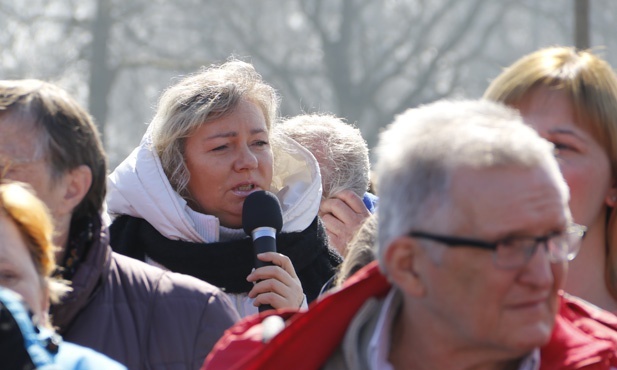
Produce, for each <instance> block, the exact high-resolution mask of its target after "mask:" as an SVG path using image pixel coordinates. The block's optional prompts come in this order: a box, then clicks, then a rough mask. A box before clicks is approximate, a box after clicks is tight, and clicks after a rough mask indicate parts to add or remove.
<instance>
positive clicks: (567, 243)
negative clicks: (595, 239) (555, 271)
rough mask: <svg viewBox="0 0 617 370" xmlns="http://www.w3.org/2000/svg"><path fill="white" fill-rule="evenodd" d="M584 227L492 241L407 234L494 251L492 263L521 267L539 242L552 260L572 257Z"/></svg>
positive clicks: (450, 244)
mask: <svg viewBox="0 0 617 370" xmlns="http://www.w3.org/2000/svg"><path fill="white" fill-rule="evenodd" d="M586 232H587V228H586V227H585V226H582V225H578V224H574V223H573V224H570V225H569V226H568V227H567V228H566V230H564V231H562V232H558V233H551V234H549V235H545V236H540V237H509V238H505V239H502V240H498V241H496V242H494V243H491V242H487V241H484V240H477V239H467V238H459V237H456V236H446V235H436V234H431V233H426V232H423V231H412V232H410V233H409V234H407V235H409V236H411V237H414V238H420V239H427V240H433V241H436V242H439V243H442V244H445V245H447V246H448V247H474V248H481V249H488V250H491V251H493V252H494V253H493V263H494V264H495V266H496V267H498V268H501V269H516V268H520V267H523V266H524V265H526V264H527V262H529V260H530V259H531V257H532V256H533V255H534V254H535V253H536V250H537V249H538V246H539V245H540V244H542V245H544V248H545V250H546V252H547V256H548V260H549V261H550V262H552V263H558V262H564V261H572V260H573V259H574V257H576V255H577V254H578V251H579V249H580V247H581V240H582V239H583V237H585V233H586Z"/></svg>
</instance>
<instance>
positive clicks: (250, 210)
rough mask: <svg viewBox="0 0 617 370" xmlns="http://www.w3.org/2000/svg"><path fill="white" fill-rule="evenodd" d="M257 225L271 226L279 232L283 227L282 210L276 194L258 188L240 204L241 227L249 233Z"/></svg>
mask: <svg viewBox="0 0 617 370" xmlns="http://www.w3.org/2000/svg"><path fill="white" fill-rule="evenodd" d="M258 227H271V228H273V229H276V232H277V233H278V232H280V231H281V229H282V228H283V211H282V210H281V203H280V202H279V200H278V198H277V197H276V195H274V194H272V193H271V192H269V191H265V190H259V191H256V192H253V193H251V194H249V196H248V197H246V199H245V200H244V205H243V206H242V228H243V229H244V232H245V233H246V234H247V235H251V233H252V232H253V230H255V229H257V228H258Z"/></svg>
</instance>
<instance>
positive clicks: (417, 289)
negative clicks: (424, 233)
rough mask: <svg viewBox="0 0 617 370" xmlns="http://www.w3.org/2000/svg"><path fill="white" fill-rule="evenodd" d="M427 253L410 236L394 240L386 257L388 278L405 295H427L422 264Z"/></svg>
mask: <svg viewBox="0 0 617 370" xmlns="http://www.w3.org/2000/svg"><path fill="white" fill-rule="evenodd" d="M425 257H426V253H425V251H424V249H423V248H422V246H420V244H418V242H417V241H416V240H415V239H413V238H411V237H408V236H399V237H398V238H396V239H394V240H393V241H392V242H391V243H390V246H389V247H388V250H387V251H386V254H385V255H384V267H385V269H386V271H387V273H386V274H387V276H388V277H389V278H390V280H391V281H392V283H393V284H395V285H396V286H397V287H398V288H399V289H401V290H402V291H403V293H405V294H407V295H409V296H414V297H421V296H423V295H424V294H425V293H426V288H425V284H424V279H425V277H424V275H423V273H422V270H423V269H422V263H423V260H425Z"/></svg>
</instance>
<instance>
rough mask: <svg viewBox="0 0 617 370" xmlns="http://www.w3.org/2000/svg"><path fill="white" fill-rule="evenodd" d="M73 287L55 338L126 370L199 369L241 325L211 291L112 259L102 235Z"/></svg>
mask: <svg viewBox="0 0 617 370" xmlns="http://www.w3.org/2000/svg"><path fill="white" fill-rule="evenodd" d="M71 286H72V288H73V291H72V292H70V293H69V294H68V296H66V297H65V298H64V299H63V301H62V302H61V303H60V304H57V305H53V306H52V308H51V319H52V323H53V324H54V326H56V327H57V328H58V332H59V333H60V334H61V335H62V336H63V337H64V339H65V340H67V341H70V342H73V343H77V344H80V345H83V346H86V347H90V348H93V349H95V350H97V351H99V352H101V353H104V354H106V355H107V356H109V357H111V358H113V359H115V360H116V361H119V362H121V363H123V364H124V365H126V366H127V367H128V368H129V369H153V370H154V369H171V370H174V369H178V370H179V369H199V367H200V366H201V364H202V363H203V361H204V359H205V357H206V356H207V355H208V353H209V352H210V350H211V349H212V347H213V346H214V344H215V343H216V341H217V340H218V339H219V338H220V337H221V336H222V334H223V332H224V331H225V330H226V329H227V328H229V327H230V326H231V325H233V323H234V322H235V321H237V320H238V319H239V317H238V314H237V312H236V311H235V308H234V307H233V304H232V303H231V301H230V300H229V298H227V296H226V295H225V294H224V293H223V292H222V291H221V290H220V289H218V288H216V287H214V286H213V285H210V284H208V283H206V282H203V281H201V280H198V279H196V278H193V277H191V276H188V275H183V274H177V273H173V272H168V271H164V270H161V269H159V268H157V267H154V266H150V265H148V264H146V263H143V262H140V261H138V260H135V259H132V258H129V257H125V256H122V255H120V254H117V253H114V252H112V250H111V248H110V247H109V237H108V233H107V229H104V230H103V231H101V237H100V238H99V240H98V242H95V243H94V245H92V247H91V249H90V251H89V252H88V255H87V256H86V259H85V260H84V261H82V262H81V265H80V266H79V268H78V269H77V271H76V272H75V275H74V277H73V281H72V284H71Z"/></svg>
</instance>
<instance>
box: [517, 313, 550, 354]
mask: <svg viewBox="0 0 617 370" xmlns="http://www.w3.org/2000/svg"><path fill="white" fill-rule="evenodd" d="M522 316H523V317H519V318H520V319H525V316H526V315H522ZM533 316H535V317H529V316H527V317H526V319H525V320H523V321H522V322H521V320H515V322H514V323H513V325H512V326H511V329H510V330H509V332H510V333H511V335H512V337H511V346H512V347H514V348H517V349H519V350H521V351H527V350H531V349H533V348H536V347H540V346H543V345H545V344H546V343H547V342H548V341H549V340H550V338H551V334H552V332H553V327H554V326H555V314H554V313H553V312H552V310H549V309H547V310H546V311H545V313H543V314H540V315H533Z"/></svg>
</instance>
